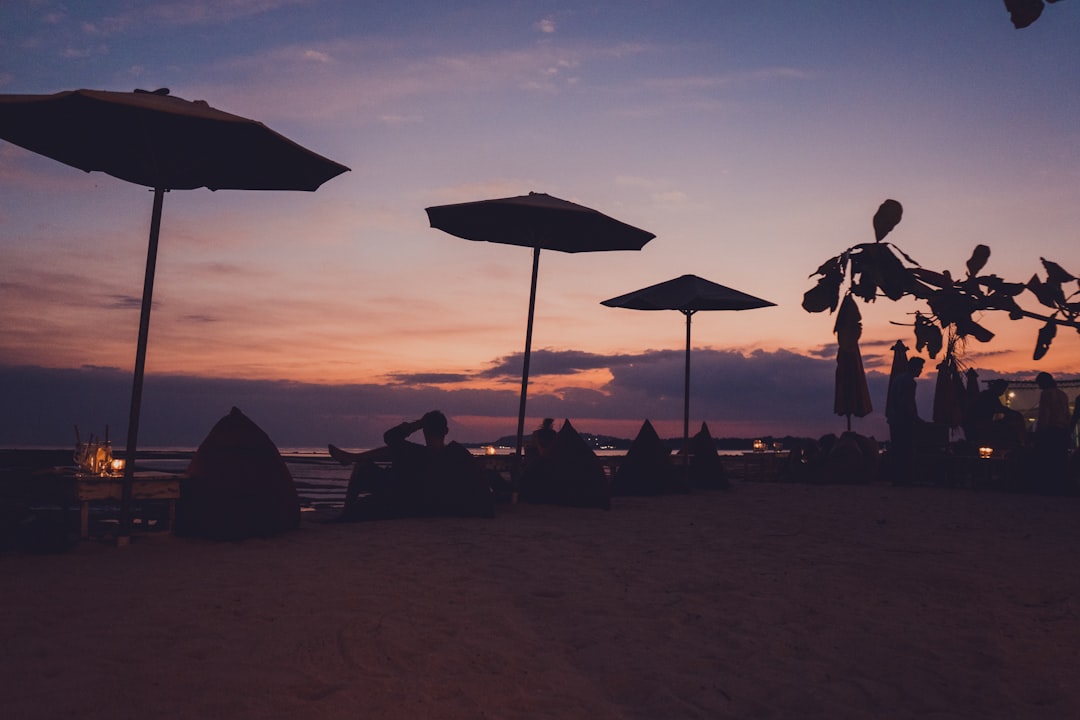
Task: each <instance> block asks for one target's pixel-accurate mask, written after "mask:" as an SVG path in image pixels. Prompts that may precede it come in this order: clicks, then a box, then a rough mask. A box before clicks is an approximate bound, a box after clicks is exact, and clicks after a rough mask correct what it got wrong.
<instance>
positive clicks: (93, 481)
mask: <svg viewBox="0 0 1080 720" xmlns="http://www.w3.org/2000/svg"><path fill="white" fill-rule="evenodd" d="M183 477H184V476H183V475H182V474H177V473H163V472H140V471H136V472H135V475H134V477H133V478H132V484H131V499H132V500H133V501H137V500H163V501H166V502H168V504H169V515H168V530H169V531H170V532H171V531H172V527H173V522H174V521H175V519H176V500H177V499H178V498H179V497H180V481H181V479H183ZM34 486H35V487H34V493H33V494H34V496H35V498H36V499H38V500H41V501H48V502H55V503H58V504H60V505H62V506H64V507H65V508H66V507H68V506H69V505H70V504H73V503H78V505H79V537H81V538H84V539H85V538H88V537H90V503H91V502H95V501H104V500H111V501H113V502H120V501H121V500H122V499H123V478H122V477H120V476H116V477H113V476H105V477H101V476H98V475H84V474H82V473H77V472H75V471H74V470H73V469H71V468H53V469H51V470H46V471H43V472H40V473H37V474H36V475H35V477H34Z"/></svg>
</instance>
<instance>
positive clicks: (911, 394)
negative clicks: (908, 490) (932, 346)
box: [885, 356, 926, 485]
mask: <svg viewBox="0 0 1080 720" xmlns="http://www.w3.org/2000/svg"><path fill="white" fill-rule="evenodd" d="M925 364H926V361H925V360H923V359H922V358H921V357H918V356H914V357H911V358H908V361H907V367H906V368H905V370H904V372H902V373H900V374H899V375H897V376H896V377H895V378H893V381H892V385H891V386H890V388H889V402H888V406H887V407H886V408H885V419H886V420H887V421H888V423H889V458H890V463H889V464H890V465H891V466H892V473H893V480H892V481H893V484H894V485H910V484H911V469H912V465H913V463H914V460H915V432H916V430H915V429H916V426H918V425H920V424H922V422H923V420H922V418H920V417H919V409H918V405H917V404H916V402H915V388H916V385H915V378H917V377H919V375H921V374H922V371H923V365H925Z"/></svg>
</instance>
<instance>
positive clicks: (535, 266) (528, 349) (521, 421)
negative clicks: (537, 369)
mask: <svg viewBox="0 0 1080 720" xmlns="http://www.w3.org/2000/svg"><path fill="white" fill-rule="evenodd" d="M539 269H540V246H539V245H537V246H536V247H534V248H533V263H532V284H531V286H530V287H529V320H528V322H527V323H526V324H525V357H524V358H523V363H522V367H521V401H520V402H519V403H518V425H517V449H516V450H515V451H514V464H515V465H516V466H517V468H518V470H519V471H520V469H521V454H522V445H523V444H524V440H525V398H526V396H527V395H528V390H529V357H530V355H531V354H532V331H533V311H534V310H535V309H536V276H537V274H538V272H539Z"/></svg>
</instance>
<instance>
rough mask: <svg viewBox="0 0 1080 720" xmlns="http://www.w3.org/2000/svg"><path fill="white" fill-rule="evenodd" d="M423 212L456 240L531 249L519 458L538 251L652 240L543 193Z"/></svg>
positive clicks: (622, 246)
mask: <svg viewBox="0 0 1080 720" xmlns="http://www.w3.org/2000/svg"><path fill="white" fill-rule="evenodd" d="M426 212H427V215H428V220H429V221H430V223H431V227H433V228H437V229H439V230H443V231H444V232H448V233H450V234H451V235H455V236H457V237H459V238H464V239H465V240H475V241H483V242H493V243H501V244H504V245H520V246H522V247H528V248H532V250H533V263H532V284H531V286H530V289H529V317H528V321H527V322H526V325H525V353H524V356H523V367H522V370H521V400H520V402H519V405H518V426H517V448H516V450H515V455H516V457H517V459H518V460H520V459H521V446H522V440H523V438H524V435H525V399H526V396H527V394H528V386H529V356H530V354H531V352H532V329H533V311H534V309H535V307H536V277H537V273H538V270H539V266H540V251H541V250H558V251H560V252H568V253H578V252H599V251H608V250H640V249H641V248H642V247H644V246H645V243H647V242H649V241H650V240H652V239H653V238H654V237H656V236H655V235H653V234H652V233H650V232H646V231H645V230H641V229H639V228H636V227H633V226H632V225H627V224H626V223H624V222H620V221H619V220H615V219H614V218H611V217H608V216H607V215H604V214H603V213H600V212H597V211H596V210H593V209H591V208H587V207H584V206H582V205H578V204H576V203H572V202H569V201H567V200H561V199H559V198H557V197H552V196H551V195H547V194H545V193H535V192H531V193H529V194H528V195H520V196H517V197H508V198H497V199H493V200H478V201H475V202H466V203H457V204H453V205H437V206H435V207H429V208H427V209H426Z"/></svg>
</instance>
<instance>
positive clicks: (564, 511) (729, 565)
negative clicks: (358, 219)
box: [0, 482, 1080, 720]
mask: <svg viewBox="0 0 1080 720" xmlns="http://www.w3.org/2000/svg"><path fill="white" fill-rule="evenodd" d="M1078 515H1080V501H1078V500H1077V499H1074V498H1053V497H1037V496H1027V495H1013V494H1006V493H993V492H973V491H970V490H962V489H942V488H930V487H915V488H894V487H891V486H886V485H871V486H809V485H788V484H776V483H751V482H741V483H737V484H736V486H735V487H734V489H732V490H731V491H728V492H709V493H695V494H692V495H678V496H665V497H654V498H617V500H616V502H615V503H614V508H613V510H612V511H610V512H603V511H599V510H582V509H570V508H562V507H552V506H530V505H523V504H518V505H513V506H504V507H501V508H500V512H499V515H498V517H497V518H496V519H494V520H476V519H416V520H396V521H384V522H374V523H357V524H323V523H320V522H315V521H314V517H315V516H314V514H310V513H308V514H305V520H304V522H303V523H302V526H301V528H300V530H298V531H296V532H292V533H289V534H286V535H283V536H281V537H278V538H274V539H266V540H246V541H243V542H237V543H217V542H211V541H205V540H195V539H187V538H180V537H175V536H168V535H165V534H163V533H162V534H154V535H149V536H145V537H140V538H138V539H137V540H136V541H135V542H133V543H132V544H131V545H129V546H128V547H124V548H117V547H114V546H110V545H107V544H104V543H100V542H93V541H90V542H83V543H81V544H79V545H78V547H77V548H76V549H75V550H73V551H71V552H68V553H65V554H59V555H45V556H30V555H15V554H8V555H4V556H0V563H2V567H3V574H4V577H5V579H6V581H5V583H4V588H3V590H2V591H0V593H2V598H3V602H2V606H3V610H4V611H3V613H2V615H0V618H2V619H0V638H2V641H3V647H4V653H3V656H2V658H0V677H3V678H4V688H5V689H4V692H3V695H2V696H0V715H2V716H3V717H4V718H11V719H23V718H63V717H79V718H103V719H104V718H108V719H109V720H117V719H120V718H147V717H154V718H357V717H364V718H401V717H410V718H866V717H889V718H909V717H910V718H916V717H919V718H925V717H931V718H1020V717H1022V718H1066V717H1080V684H1078V683H1077V682H1076V676H1077V671H1078V670H1080V618H1078V616H1077V615H1078V607H1080V600H1078V597H1080V574H1078V573H1077V572H1076V569H1077V567H1078V563H1077V559H1076V558H1077V549H1078V548H1080V523H1078V522H1077V520H1078Z"/></svg>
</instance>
